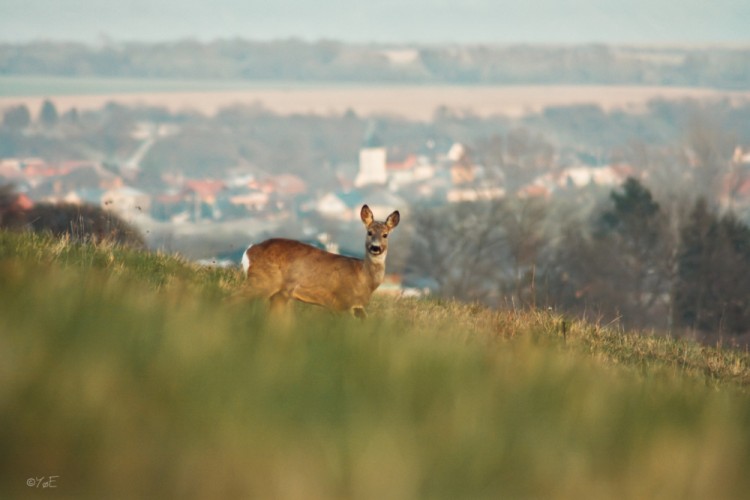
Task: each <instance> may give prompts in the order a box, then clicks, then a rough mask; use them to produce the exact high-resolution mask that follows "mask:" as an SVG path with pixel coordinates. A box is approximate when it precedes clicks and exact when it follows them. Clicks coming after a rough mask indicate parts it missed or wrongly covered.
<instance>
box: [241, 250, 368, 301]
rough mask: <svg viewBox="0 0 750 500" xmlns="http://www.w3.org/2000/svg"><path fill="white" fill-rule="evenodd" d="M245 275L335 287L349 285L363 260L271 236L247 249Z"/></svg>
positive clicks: (303, 284) (294, 283) (301, 284)
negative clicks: (246, 269)
mask: <svg viewBox="0 0 750 500" xmlns="http://www.w3.org/2000/svg"><path fill="white" fill-rule="evenodd" d="M247 258H248V260H249V268H248V278H252V277H253V276H258V277H262V278H261V279H263V278H266V279H268V278H272V279H274V280H282V281H283V282H285V283H287V284H289V285H298V286H311V285H312V284H314V285H315V286H320V287H327V288H328V289H335V288H338V287H339V286H341V285H342V284H343V285H345V286H349V287H351V286H352V285H354V283H351V281H352V280H358V279H359V277H360V275H361V274H362V261H361V260H359V259H354V258H351V257H345V256H342V255H336V254H332V253H330V252H326V251H324V250H321V249H319V248H315V247H313V246H311V245H308V244H306V243H302V242H299V241H295V240H289V239H285V238H273V239H270V240H266V241H264V242H262V243H259V244H257V245H253V246H252V247H250V248H249V249H248V251H247Z"/></svg>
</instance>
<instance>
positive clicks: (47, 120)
mask: <svg viewBox="0 0 750 500" xmlns="http://www.w3.org/2000/svg"><path fill="white" fill-rule="evenodd" d="M59 120H60V115H59V114H58V113H57V108H56V107H55V105H54V103H53V102H52V101H50V100H49V99H45V100H44V102H43V103H42V109H41V111H40V112H39V121H40V122H41V124H42V125H43V126H45V127H48V128H51V127H54V126H55V125H57V122H58V121H59Z"/></svg>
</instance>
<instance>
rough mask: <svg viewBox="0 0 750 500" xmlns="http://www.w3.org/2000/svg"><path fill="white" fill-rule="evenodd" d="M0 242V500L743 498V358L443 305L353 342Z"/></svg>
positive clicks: (230, 289)
mask: <svg viewBox="0 0 750 500" xmlns="http://www.w3.org/2000/svg"><path fill="white" fill-rule="evenodd" d="M240 287H241V277H240V276H239V273H238V272H235V271H227V270H224V271H220V270H210V269H205V268H197V267H195V266H192V265H190V264H188V263H187V262H185V261H182V260H180V259H176V258H174V257H169V256H164V255H154V254H145V253H137V252H132V251H126V250H123V249H119V248H116V247H108V246H99V247H93V246H76V245H72V244H70V243H68V242H65V241H56V240H52V239H49V238H45V237H39V236H33V235H20V236H19V235H11V234H8V233H2V232H0V498H27V497H29V496H38V497H40V498H45V497H49V495H50V493H52V492H51V491H43V490H41V489H32V488H29V487H28V486H27V485H26V481H27V479H28V478H33V477H43V476H47V477H49V476H57V478H56V480H55V482H56V486H57V488H56V489H55V491H54V495H55V496H56V497H59V496H62V497H67V498H138V497H143V498H173V497H180V498H291V499H296V498H301V499H316V498H320V499H335V498H373V499H398V498H450V499H455V498H634V499H635V498H639V499H640V498H656V497H658V498H746V495H747V491H749V490H750V475H748V474H747V472H746V471H747V470H748V469H749V468H750V395H748V391H747V384H748V382H750V369H748V356H747V354H746V353H742V352H737V351H733V350H726V349H713V348H706V347H702V346H700V345H697V344H694V343H690V342H686V341H676V340H672V339H667V338H654V337H645V336H638V335H634V334H630V333H627V332H621V331H617V330H616V329H613V328H605V327H601V326H599V325H590V324H585V323H581V322H567V323H566V325H565V327H563V318H562V317H560V316H558V315H555V314H549V313H546V312H544V313H542V312H534V311H532V312H524V313H512V312H511V313H509V312H493V311H488V310H486V309H483V308H480V307H476V306H470V305H460V304H457V303H453V302H436V301H419V300H398V299H393V298H388V297H377V298H376V300H375V301H374V303H373V304H371V307H370V319H369V320H368V321H366V322H364V323H361V322H359V321H356V320H353V319H350V318H348V317H337V316H331V315H329V314H326V313H322V312H320V311H318V310H317V309H311V308H306V307H299V308H297V311H296V314H295V315H294V319H293V320H292V321H290V322H287V323H285V324H283V325H280V324H277V323H276V322H274V320H273V319H272V318H268V317H267V316H266V315H265V312H264V310H263V308H262V307H258V306H257V305H253V304H247V303H244V302H242V301H238V300H236V298H235V293H236V292H237V291H238V289H239V288H240Z"/></svg>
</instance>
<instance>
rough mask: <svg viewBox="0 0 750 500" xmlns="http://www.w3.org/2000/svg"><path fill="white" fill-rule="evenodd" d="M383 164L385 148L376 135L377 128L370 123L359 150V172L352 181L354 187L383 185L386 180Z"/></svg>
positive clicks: (384, 161)
mask: <svg viewBox="0 0 750 500" xmlns="http://www.w3.org/2000/svg"><path fill="white" fill-rule="evenodd" d="M385 164H386V151H385V146H384V145H383V141H382V139H381V138H380V136H379V135H378V133H377V126H376V125H375V123H374V122H370V125H369V126H368V127H367V133H366V134H365V139H364V141H363V143H362V147H361V148H360V150H359V172H358V173H357V178H356V179H355V180H354V185H355V186H356V187H362V186H367V185H369V184H379V185H384V184H385V183H386V181H387V180H388V179H387V174H386V171H385Z"/></svg>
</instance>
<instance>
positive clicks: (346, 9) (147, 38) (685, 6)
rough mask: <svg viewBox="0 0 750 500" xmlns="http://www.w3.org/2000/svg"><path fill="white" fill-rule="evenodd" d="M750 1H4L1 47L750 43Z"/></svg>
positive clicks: (0, 22)
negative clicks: (240, 42)
mask: <svg viewBox="0 0 750 500" xmlns="http://www.w3.org/2000/svg"><path fill="white" fill-rule="evenodd" d="M748 20H750V2H747V1H746V0H714V1H713V2H710V3H709V2H706V1H705V0H537V2H529V3H527V2H521V1H517V0H499V1H498V0H466V1H464V2H456V1H449V0H380V1H379V2H376V3H375V2H371V1H365V0H347V2H342V1H341V0H316V1H314V2H313V1H309V0H278V1H277V2H273V3H268V2H265V1H261V0H214V1H213V2H210V3H207V2H198V1H194V0H96V1H92V0H3V2H2V4H1V5H0V42H1V43H29V42H34V41H49V42H52V43H55V42H60V43H64V42H76V43H85V44H94V45H96V44H102V43H106V42H112V43H138V42H141V43H160V42H174V41H179V40H188V39H189V40H196V41H199V42H203V43H206V42H211V41H215V40H223V39H233V38H242V39H246V40H259V41H274V40H287V39H299V40H302V41H306V42H310V43H312V42H316V41H320V40H332V41H337V42H342V43H350V44H383V45H446V44H456V45H508V44H530V45H582V44H604V45H640V46H643V45H645V46H651V45H656V46H672V45H676V46H703V45H710V46H738V45H739V46H745V45H750V33H749V32H748V30H747V21H748Z"/></svg>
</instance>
